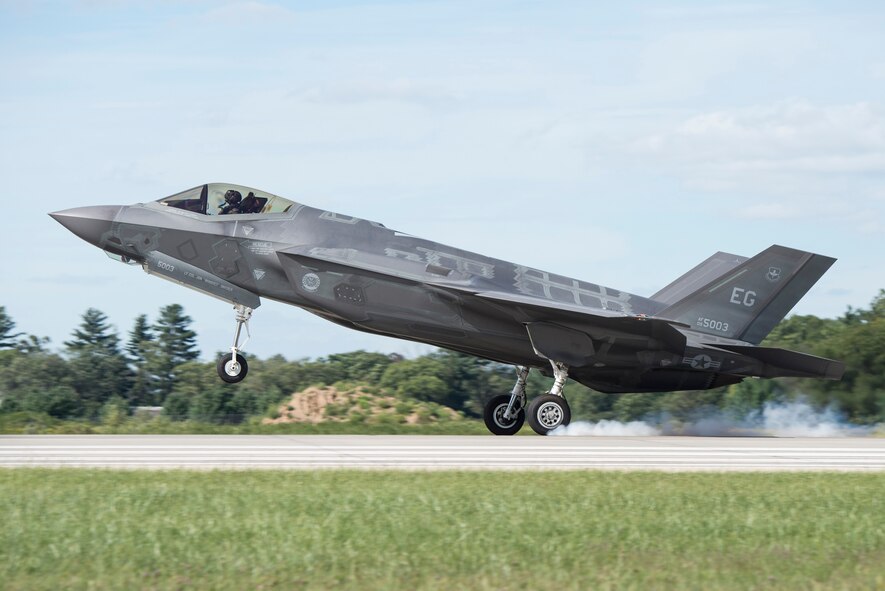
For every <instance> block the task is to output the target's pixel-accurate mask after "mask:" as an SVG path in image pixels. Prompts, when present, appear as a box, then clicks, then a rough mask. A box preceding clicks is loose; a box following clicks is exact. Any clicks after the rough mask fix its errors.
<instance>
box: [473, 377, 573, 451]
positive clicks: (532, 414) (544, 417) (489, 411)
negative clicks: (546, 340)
mask: <svg viewBox="0 0 885 591" xmlns="http://www.w3.org/2000/svg"><path fill="white" fill-rule="evenodd" d="M550 364H551V365H552V366H553V378H554V380H553V387H552V388H550V391H549V392H547V393H545V394H542V395H541V396H538V397H537V398H535V399H534V400H532V402H531V403H530V404H529V405H528V408H526V393H525V382H526V378H527V377H528V375H529V368H527V367H520V368H519V369H518V370H517V373H516V385H515V386H513V391H512V392H511V393H510V395H506V394H502V395H500V396H495V397H494V398H492V399H491V400H489V401H488V403H487V404H486V406H485V409H484V411H483V420H484V421H485V424H486V427H487V428H488V430H489V431H491V432H492V433H494V434H495V435H514V434H516V433H517V432H518V431H519V430H520V429H521V428H522V425H523V423H524V422H525V420H526V419H528V421H529V426H530V427H531V428H532V430H533V431H534V432H535V433H537V434H538V435H546V434H547V433H549V432H550V431H552V430H554V429H556V428H557V427H559V426H562V425H568V424H569V423H570V422H571V420H572V411H571V409H570V408H569V405H568V402H566V400H565V397H563V395H562V389H563V387H564V386H565V382H566V380H568V366H567V365H565V364H564V363H559V362H556V361H551V362H550Z"/></svg>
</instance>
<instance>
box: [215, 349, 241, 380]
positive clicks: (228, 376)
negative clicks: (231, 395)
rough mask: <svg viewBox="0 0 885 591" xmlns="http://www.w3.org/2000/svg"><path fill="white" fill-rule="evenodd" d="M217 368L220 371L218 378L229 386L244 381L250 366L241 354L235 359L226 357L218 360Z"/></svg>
mask: <svg viewBox="0 0 885 591" xmlns="http://www.w3.org/2000/svg"><path fill="white" fill-rule="evenodd" d="M216 368H217V369H218V376H219V377H220V378H221V379H222V380H224V381H225V382H227V383H228V384H236V383H237V382H241V381H243V378H245V377H246V373H248V372H249V364H248V363H246V358H245V357H243V356H242V355H240V354H239V353H237V355H236V357H234V358H231V357H229V356H228V355H225V356H224V357H222V358H221V359H219V360H218V364H217V366H216Z"/></svg>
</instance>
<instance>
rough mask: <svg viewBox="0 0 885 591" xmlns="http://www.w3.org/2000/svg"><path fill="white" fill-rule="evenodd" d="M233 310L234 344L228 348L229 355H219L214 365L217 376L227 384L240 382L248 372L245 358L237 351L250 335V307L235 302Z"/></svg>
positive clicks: (244, 344)
mask: <svg viewBox="0 0 885 591" xmlns="http://www.w3.org/2000/svg"><path fill="white" fill-rule="evenodd" d="M234 310H235V311H236V322H237V331H236V333H235V334H234V344H233V346H232V347H231V348H230V355H224V356H223V357H221V359H219V360H218V364H217V365H216V369H218V376H219V377H220V378H221V379H222V380H224V381H225V382H227V383H228V384H236V383H237V382H242V381H243V378H245V377H246V374H247V373H248V372H249V365H248V364H247V363H246V358H245V357H243V356H242V355H240V353H239V352H240V351H242V350H243V348H244V347H245V346H246V343H248V342H249V339H250V338H251V337H252V335H251V334H250V333H249V319H250V318H251V317H252V308H247V307H246V306H243V305H242V304H237V305H236V306H234ZM243 327H246V340H245V341H243V344H242V345H240V334H241V333H242V332H243Z"/></svg>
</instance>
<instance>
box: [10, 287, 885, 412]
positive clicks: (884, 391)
mask: <svg viewBox="0 0 885 591" xmlns="http://www.w3.org/2000/svg"><path fill="white" fill-rule="evenodd" d="M191 325H192V321H191V318H190V317H189V316H187V315H186V314H185V311H184V309H183V308H182V307H181V306H180V305H178V304H170V305H167V306H164V307H162V308H160V310H159V313H158V315H157V317H156V320H155V321H154V322H150V320H149V319H148V316H147V315H144V314H142V315H140V316H138V317H137V318H136V319H135V322H134V324H133V326H132V329H131V330H130V331H128V333H127V334H126V335H125V339H123V338H121V337H120V335H119V334H118V333H117V331H116V330H115V329H114V328H113V327H112V326H111V325H110V323H109V321H108V318H107V316H106V315H105V314H104V313H102V312H101V311H100V310H97V309H94V308H90V309H88V310H87V311H86V312H84V313H83V315H82V318H81V321H80V324H79V325H78V326H77V327H76V328H75V329H74V331H73V332H72V334H71V337H70V340H68V341H65V342H64V343H63V347H62V348H61V349H60V350H58V351H54V350H52V349H51V348H50V343H49V341H48V339H46V338H40V337H36V336H33V335H26V334H24V333H21V332H16V323H15V322H14V321H13V319H12V318H11V317H10V316H9V315H8V314H7V313H6V310H5V308H4V307H2V306H0V362H2V363H3V364H4V367H5V368H6V371H5V372H4V377H3V378H2V380H0V413H14V412H29V413H43V414H45V415H48V416H51V417H55V418H59V419H76V420H86V421H97V420H100V419H102V418H103V417H104V416H106V415H107V414H108V413H116V414H117V415H126V414H129V413H131V412H132V411H133V409H135V408H138V407H162V413H163V414H164V415H166V416H167V417H169V418H170V419H172V420H194V421H203V422H211V423H239V422H242V421H244V420H246V419H248V418H250V417H256V416H265V415H268V414H270V413H272V412H273V411H274V410H275V408H276V407H277V406H278V405H279V404H280V402H281V401H283V400H284V399H286V398H287V397H288V396H290V395H291V394H292V393H293V392H296V391H299V390H302V389H304V388H306V387H308V386H311V385H333V384H336V383H340V382H347V383H351V384H353V383H358V384H365V385H368V386H371V387H374V388H378V389H381V390H384V391H385V392H387V393H390V394H394V395H396V396H398V397H401V398H408V399H415V400H419V401H428V402H435V403H438V404H442V405H445V406H448V407H450V408H453V409H455V410H458V411H460V412H462V413H464V414H465V415H467V416H469V417H480V416H481V414H482V408H483V405H484V403H485V402H486V401H487V400H488V399H489V398H491V397H492V396H495V395H497V394H501V393H507V392H509V391H510V389H511V388H512V386H513V383H514V379H515V376H514V370H513V368H512V367H509V366H505V365H501V364H498V363H493V362H490V361H486V360H482V359H478V358H475V357H472V356H468V355H462V354H459V353H454V352H450V351H445V350H439V351H435V352H433V353H430V354H427V355H423V356H421V357H418V358H415V359H404V358H403V357H402V356H399V355H395V354H394V355H386V354H382V353H373V352H367V351H355V352H351V353H340V354H333V355H329V356H327V357H322V358H318V359H313V360H311V359H301V360H287V359H286V358H284V357H283V356H281V355H275V356H273V357H270V358H268V359H258V358H255V357H251V356H250V357H249V377H248V379H246V380H245V381H243V382H241V383H239V384H225V383H222V382H221V381H220V380H219V379H218V378H217V375H216V373H215V367H214V362H201V361H200V360H199V358H200V352H199V350H198V349H197V346H196V336H197V335H196V333H195V332H194V330H193V329H192V326H191ZM763 344H764V345H766V346H773V347H785V348H789V349H794V350H797V351H802V352H806V353H811V354H816V355H820V356H824V357H830V358H833V359H839V360H841V361H844V362H845V364H846V372H845V376H844V378H843V379H842V380H841V381H838V382H832V381H825V380H810V379H787V378H781V379H777V380H757V379H748V380H745V381H744V382H742V383H740V384H736V385H733V386H729V387H726V388H719V389H715V390H707V391H690V392H672V393H664V394H658V393H653V394H648V393H635V394H604V393H601V392H595V391H592V390H589V389H587V388H584V387H583V386H581V385H580V384H576V383H570V384H569V385H568V387H567V388H566V392H565V394H566V397H567V398H568V400H569V404H570V405H571V407H572V411H573V417H574V418H576V419H588V420H602V419H612V420H622V421H629V420H639V419H643V418H646V417H648V416H650V415H656V414H657V415H660V414H666V415H667V416H669V417H671V418H673V419H675V420H686V421H688V420H693V419H694V418H696V416H697V415H698V413H702V412H707V411H708V410H709V409H711V408H716V409H720V410H724V411H728V412H732V413H734V414H735V415H738V416H743V415H746V414H747V413H751V412H754V411H757V410H759V409H760V408H762V407H763V405H765V404H766V403H767V402H771V401H784V400H790V399H794V398H796V397H799V396H801V397H804V398H805V399H806V400H808V401H809V402H811V403H812V404H814V405H816V406H818V407H820V408H823V407H827V406H830V407H834V408H835V409H836V410H838V411H840V412H842V413H844V415H845V416H846V418H848V419H849V420H851V421H852V422H855V423H860V424H870V423H879V422H883V421H885V290H882V291H881V292H880V293H879V295H878V296H877V297H876V298H875V299H874V300H873V302H872V303H871V305H870V307H869V308H867V309H858V310H855V309H851V308H849V309H848V311H847V312H846V313H845V314H843V315H842V316H840V317H839V318H833V319H824V318H818V317H816V316H792V317H790V318H788V319H786V320H784V321H783V322H781V323H780V324H779V325H778V326H777V327H776V328H775V329H774V331H773V332H772V333H771V335H769V337H768V338H767V339H766V341H765V342H764V343H763ZM549 386H550V380H549V379H548V378H545V377H544V376H542V375H540V374H539V373H538V372H536V371H533V372H531V374H530V377H529V384H528V389H529V392H530V395H534V394H539V393H541V392H543V391H545V390H546V389H548V388H549Z"/></svg>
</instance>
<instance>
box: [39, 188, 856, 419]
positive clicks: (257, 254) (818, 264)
mask: <svg viewBox="0 0 885 591" xmlns="http://www.w3.org/2000/svg"><path fill="white" fill-rule="evenodd" d="M50 215H51V216H52V217H53V218H55V219H56V220H57V221H58V222H60V223H61V224H62V225H63V226H65V227H66V228H67V229H69V230H70V231H71V232H73V233H74V234H76V235H77V236H79V237H80V238H82V239H83V240H86V241H87V242H89V243H91V244H94V245H95V246H97V247H99V248H101V249H102V250H104V251H106V252H107V253H108V254H109V255H111V256H112V257H114V258H116V259H118V260H120V261H122V262H124V263H129V264H133V265H138V266H140V267H141V268H142V269H144V270H145V271H146V272H147V273H148V274H150V275H156V276H158V277H163V278H165V279H168V280H171V281H174V282H176V283H179V284H181V285H184V286H187V287H190V288H192V289H195V290H197V291H201V292H203V293H206V294H209V295H212V296H215V297H216V298H219V299H221V300H224V301H226V302H228V303H230V304H233V306H234V309H235V314H236V318H235V319H236V327H235V336H234V339H233V345H232V346H231V348H230V354H225V355H224V356H223V357H222V358H221V359H219V360H218V373H219V376H220V377H221V379H222V380H224V381H226V382H230V383H234V382H239V381H240V380H242V379H243V378H244V377H245V376H246V372H247V371H248V366H247V363H246V360H245V358H244V357H243V356H242V355H241V354H240V349H241V346H240V339H241V337H242V329H243V328H244V327H245V328H246V329H247V331H248V322H249V318H250V317H251V315H252V312H253V311H254V310H255V309H256V308H258V306H259V305H260V302H261V298H269V299H272V300H277V301H280V302H285V303H287V304H292V305H295V306H298V307H300V308H303V309H305V310H307V311H309V312H312V313H314V314H316V315H318V316H321V317H323V318H325V319H327V320H329V321H331V322H334V323H336V324H340V325H342V326H346V327H348V328H353V329H356V330H360V331H365V332H369V333H374V334H380V335H386V336H392V337H397V338H401V339H408V340H412V341H417V342H421V343H427V344H430V345H434V346H437V347H443V348H446V349H451V350H455V351H460V352H463V353H468V354H471V355H476V356H479V357H482V358H485V359H490V360H494V361H498V362H501V363H506V364H511V365H514V366H516V368H517V371H516V378H517V379H516V384H515V386H514V387H513V390H512V392H510V393H509V394H503V393H502V394H500V395H498V396H495V397H493V398H492V399H491V400H490V401H489V402H488V403H487V404H486V407H485V411H484V419H485V424H486V426H487V427H488V428H489V430H490V431H491V432H492V433H495V434H496V435H512V434H514V433H516V432H517V431H519V430H520V428H521V427H522V426H523V423H524V421H525V420H528V422H529V425H530V426H531V428H532V429H534V430H535V431H536V432H537V433H540V434H546V433H548V432H549V431H551V430H553V429H555V428H557V427H559V426H560V425H566V424H568V423H569V421H570V419H571V411H570V409H569V405H568V403H567V402H566V400H565V398H564V397H563V386H564V385H565V383H566V380H567V379H569V378H571V379H574V380H576V381H577V382H580V383H581V384H584V385H585V386H588V387H590V388H593V389H596V390H599V391H601V392H668V391H674V390H703V389H708V388H716V387H719V386H725V385H729V384H736V383H738V382H740V381H741V380H743V379H745V378H751V377H763V378H774V377H783V376H789V377H810V378H826V379H832V380H837V379H840V378H841V377H842V373H843V371H844V366H843V364H842V363H840V362H838V361H833V360H829V359H823V358H820V357H814V356H811V355H807V354H803V353H798V352H795V351H789V350H786V349H778V348H771V347H761V346H759V343H760V342H761V341H762V339H764V338H765V336H766V335H767V334H768V333H769V332H770V331H771V330H772V328H774V326H775V325H776V324H777V323H778V322H779V321H780V320H781V319H782V318H783V317H784V316H785V315H786V314H787V313H788V312H789V311H790V310H791V309H792V308H793V306H795V304H796V303H797V302H798V301H799V299H800V298H801V297H802V296H803V295H804V294H805V293H806V292H807V291H808V290H809V289H810V288H811V287H812V286H813V285H814V284H815V282H817V280H818V279H820V277H821V276H822V275H823V274H824V273H825V272H826V271H827V269H829V267H830V266H831V265H832V264H833V263H834V262H835V259H832V258H829V257H825V256H821V255H818V254H812V253H808V252H802V251H799V250H794V249H791V248H786V247H783V246H771V247H770V248H767V249H765V250H764V251H762V252H760V253H759V254H757V255H756V256H754V257H752V258H747V257H743V256H737V255H733V254H728V253H724V252H717V253H716V254H714V255H713V256H711V257H710V258H708V259H707V260H705V261H703V262H702V263H700V264H699V265H698V266H696V267H695V268H693V269H691V270H690V271H688V272H687V273H685V274H684V275H682V276H681V277H679V278H678V279H676V280H675V281H673V282H672V283H671V284H669V285H667V286H666V287H664V288H663V289H661V290H660V291H658V292H657V293H655V294H654V295H652V296H651V297H641V296H638V295H634V294H630V293H626V292H624V291H621V290H617V289H612V288H609V287H605V286H602V285H598V284H595V283H589V282H587V281H581V280H578V279H572V278H570V277H564V276H561V275H556V274H554V273H548V272H546V271H541V270H538V269H533V268H531V267H526V266H523V265H518V264H514V263H509V262H506V261H502V260H497V259H493V258H490V257H487V256H483V255H481V254H477V253H473V252H468V251H465V250H461V249H458V248H454V247H451V246H446V245H443V244H438V243H436V242H431V241H429V240H424V239H421V238H417V237H414V236H411V235H409V234H405V233H403V232H398V231H396V230H391V229H389V228H387V227H385V226H384V225H383V224H380V223H377V222H372V221H368V220H363V219H359V218H355V217H350V216H347V215H341V214H337V213H333V212H330V211H324V210H322V209H316V208H313V207H309V206H307V205H302V204H300V203H295V202H293V201H290V200H288V199H284V198H282V197H279V196H277V195H273V194H271V193H267V192H265V191H259V190H257V189H251V188H248V187H243V186H239V185H232V184H226V183H210V184H205V185H200V186H198V187H194V188H193V189H188V190H187V191H183V192H181V193H178V194H176V195H172V196H171V197H165V198H163V199H160V200H158V201H154V202H150V203H140V204H135V205H126V206H94V207H80V208H75V209H68V210H65V211H59V212H55V213H52V214H50ZM531 368H536V369H538V370H540V371H541V372H542V373H543V374H545V375H547V376H551V377H553V385H552V387H551V388H550V390H549V391H548V392H546V393H544V394H541V395H540V396H537V397H535V398H534V399H532V400H531V402H529V400H528V397H527V393H526V378H527V376H528V373H529V370H530V369H531Z"/></svg>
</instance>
